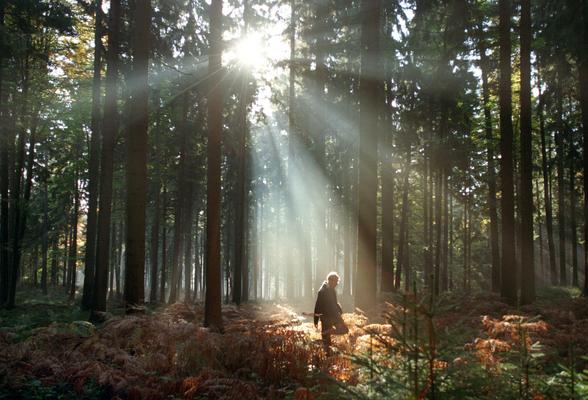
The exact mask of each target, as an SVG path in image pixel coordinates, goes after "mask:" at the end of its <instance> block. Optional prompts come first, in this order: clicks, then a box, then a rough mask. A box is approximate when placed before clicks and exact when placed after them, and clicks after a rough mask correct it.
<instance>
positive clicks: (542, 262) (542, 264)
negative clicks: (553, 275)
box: [535, 179, 545, 284]
mask: <svg viewBox="0 0 588 400" xmlns="http://www.w3.org/2000/svg"><path fill="white" fill-rule="evenodd" d="M540 203H541V198H540V197H539V180H538V179H537V180H535V204H536V205H535V209H536V210H537V220H538V221H539V223H538V225H539V227H538V228H537V233H538V235H539V269H540V271H541V275H540V276H541V280H540V284H541V283H542V281H543V279H544V278H545V260H544V257H543V226H542V224H541V207H539V204H540Z"/></svg>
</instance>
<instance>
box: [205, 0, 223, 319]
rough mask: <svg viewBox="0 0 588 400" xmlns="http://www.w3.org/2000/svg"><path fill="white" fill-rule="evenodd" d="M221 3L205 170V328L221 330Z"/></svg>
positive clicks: (214, 32) (213, 13)
mask: <svg viewBox="0 0 588 400" xmlns="http://www.w3.org/2000/svg"><path fill="white" fill-rule="evenodd" d="M222 8H223V1H222V0H212V3H211V5H210V36H209V41H210V52H209V54H210V55H209V65H208V69H209V74H211V75H213V74H216V76H217V78H216V79H215V81H214V82H211V90H210V93H209V97H208V169H207V185H208V188H207V189H208V190H207V202H206V205H207V208H206V296H205V303H204V325H205V326H210V327H212V328H213V329H216V330H219V331H222V330H223V320H222V315H221V271H220V268H221V259H220V256H221V254H220V247H221V243H220V222H221V220H220V209H221V182H220V178H221V138H222V118H223V116H222V111H223V93H222V90H221V86H220V85H219V83H220V80H218V79H220V77H218V71H220V70H221V69H222V33H223V26H222V25H223V24H222Z"/></svg>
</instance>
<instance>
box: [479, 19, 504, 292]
mask: <svg viewBox="0 0 588 400" xmlns="http://www.w3.org/2000/svg"><path fill="white" fill-rule="evenodd" d="M480 31H481V33H480V35H481V36H482V35H483V31H482V28H480ZM479 52H480V69H481V71H482V99H483V100H482V103H483V107H484V130H485V132H486V158H487V162H488V175H487V180H488V214H489V217H490V246H491V254H492V291H493V292H499V291H500V248H499V245H498V240H499V237H498V215H497V211H496V169H495V166H494V135H493V132H492V113H491V109H490V88H489V85H488V72H489V71H488V56H487V55H486V44H485V40H484V38H482V37H481V38H480V43H479Z"/></svg>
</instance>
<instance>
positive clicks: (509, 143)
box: [498, 0, 517, 305]
mask: <svg viewBox="0 0 588 400" xmlns="http://www.w3.org/2000/svg"><path fill="white" fill-rule="evenodd" d="M498 3H499V12H500V24H499V30H500V35H499V42H500V87H499V99H500V153H501V155H502V158H501V159H500V164H501V168H500V177H501V184H502V197H501V203H502V265H501V277H502V283H501V288H500V294H501V296H502V297H503V298H504V299H506V300H507V301H508V302H509V303H510V304H511V305H514V304H516V302H517V282H516V277H517V267H516V257H515V245H514V240H515V220H514V179H513V154H512V153H513V150H512V149H513V129H512V92H511V90H512V86H511V83H512V82H511V65H510V56H511V39H510V34H511V32H510V19H511V2H510V0H499V2H498Z"/></svg>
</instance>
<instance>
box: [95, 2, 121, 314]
mask: <svg viewBox="0 0 588 400" xmlns="http://www.w3.org/2000/svg"><path fill="white" fill-rule="evenodd" d="M120 15H121V5H120V0H111V2H110V11H109V24H108V52H107V54H106V58H107V60H106V61H107V72H106V83H105V85H106V91H105V100H104V119H103V123H102V128H103V129H102V149H101V157H100V166H101V170H100V197H99V199H100V207H99V213H98V221H97V222H98V236H97V242H96V270H95V273H94V286H93V288H92V301H91V309H92V312H93V313H92V317H91V318H96V317H97V319H100V318H99V317H98V316H97V315H95V314H94V312H95V311H96V312H104V311H106V294H107V293H106V292H107V288H108V269H109V268H108V267H109V256H110V249H109V246H110V222H111V216H112V175H113V155H114V146H115V140H116V136H117V134H118V129H119V115H118V107H117V98H118V93H117V92H118V82H117V81H118V54H119V24H120Z"/></svg>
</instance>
